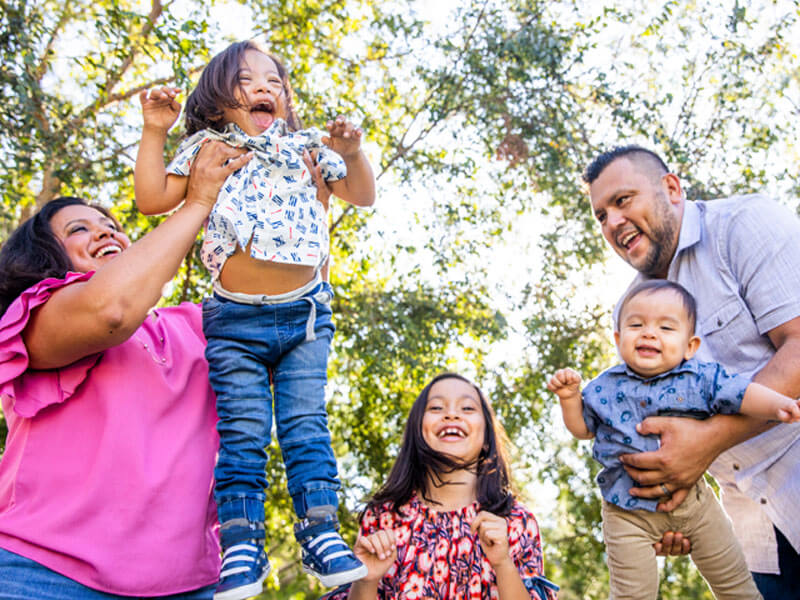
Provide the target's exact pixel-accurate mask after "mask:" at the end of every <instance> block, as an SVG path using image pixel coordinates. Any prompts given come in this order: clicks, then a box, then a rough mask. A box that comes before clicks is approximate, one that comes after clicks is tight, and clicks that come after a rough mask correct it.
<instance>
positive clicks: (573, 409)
mask: <svg viewBox="0 0 800 600" xmlns="http://www.w3.org/2000/svg"><path fill="white" fill-rule="evenodd" d="M547 389H548V390H550V391H551V392H553V393H554V394H555V395H556V396H558V399H559V400H560V401H561V416H562V417H563V418H564V425H566V426H567V429H569V432H570V433H571V434H572V435H574V436H575V437H576V438H578V439H579V440H590V439H592V438H593V437H594V433H592V432H591V431H589V428H588V427H586V422H585V421H584V420H583V397H582V395H581V376H580V374H578V372H577V371H575V370H573V369H559V370H558V371H556V372H555V374H554V375H553V376H552V377H551V378H550V381H548V382H547Z"/></svg>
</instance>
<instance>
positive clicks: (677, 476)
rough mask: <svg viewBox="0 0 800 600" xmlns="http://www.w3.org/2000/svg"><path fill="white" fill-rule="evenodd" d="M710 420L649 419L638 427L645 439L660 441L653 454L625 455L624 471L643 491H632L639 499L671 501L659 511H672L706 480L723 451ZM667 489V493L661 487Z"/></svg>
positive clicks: (623, 455) (623, 460) (663, 504)
mask: <svg viewBox="0 0 800 600" xmlns="http://www.w3.org/2000/svg"><path fill="white" fill-rule="evenodd" d="M711 425H712V424H711V419H706V420H703V421H699V420H695V419H687V418H682V417H649V418H647V419H645V420H644V421H642V422H641V423H640V424H639V425H637V426H636V430H637V431H638V432H639V433H640V434H642V435H651V434H652V435H658V436H660V437H661V448H660V449H658V450H655V451H653V452H640V453H638V454H622V455H620V457H619V458H620V461H622V463H623V466H624V467H625V470H626V471H627V472H628V475H630V476H631V477H632V478H633V479H634V481H636V482H637V483H638V484H639V485H640V487H633V488H631V490H630V494H631V495H632V496H637V497H639V498H661V497H663V496H664V495H665V491H667V492H669V493H670V494H671V495H672V497H671V498H670V499H669V500H668V501H665V502H663V503H661V504H659V510H672V509H673V508H675V507H676V506H678V505H679V504H680V503H681V502H683V500H684V498H686V494H687V493H688V490H689V489H690V488H691V487H692V486H693V485H694V484H695V483H696V482H697V481H698V480H699V479H700V478H701V477H702V476H703V473H705V472H706V469H708V466H709V465H710V464H711V463H712V462H713V461H714V459H715V458H717V456H718V455H719V453H720V452H722V450H724V448H718V447H717V445H716V444H715V443H714V442H715V436H714V435H713V432H712V429H711ZM662 484H663V485H665V486H666V487H667V490H664V488H662V487H661V486H662Z"/></svg>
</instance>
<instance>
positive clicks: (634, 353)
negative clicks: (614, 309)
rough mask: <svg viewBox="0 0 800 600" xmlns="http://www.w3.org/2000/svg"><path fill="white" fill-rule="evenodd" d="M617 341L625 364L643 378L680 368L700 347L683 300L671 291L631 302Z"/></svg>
mask: <svg viewBox="0 0 800 600" xmlns="http://www.w3.org/2000/svg"><path fill="white" fill-rule="evenodd" d="M614 339H615V340H616V342H617V348H618V350H619V353H620V356H622V360H624V361H625V363H626V364H627V365H628V366H629V367H630V368H631V369H633V370H634V371H635V372H636V373H638V374H639V375H642V376H644V377H652V376H654V375H659V374H660V373H665V372H667V371H669V370H670V369H672V368H674V367H677V366H678V365H679V364H680V363H681V362H682V361H683V360H685V359H689V358H691V357H692V356H694V354H695V352H697V349H698V348H699V346H700V339H699V338H698V337H696V336H694V335H692V331H691V330H690V328H689V317H688V315H687V313H686V309H685V308H684V306H683V304H682V302H681V299H680V296H679V295H678V294H677V292H674V291H672V290H668V289H667V290H654V291H645V292H642V293H640V294H637V295H636V296H634V297H633V298H631V299H630V300H628V302H627V303H626V304H625V306H624V307H623V309H622V313H621V314H620V316H619V330H618V331H615V332H614Z"/></svg>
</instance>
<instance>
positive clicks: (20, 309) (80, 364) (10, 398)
mask: <svg viewBox="0 0 800 600" xmlns="http://www.w3.org/2000/svg"><path fill="white" fill-rule="evenodd" d="M91 276H92V273H68V274H67V276H66V277H65V278H64V279H54V278H50V279H45V280H44V281H40V282H39V283H37V284H36V285H34V286H32V287H30V288H28V289H27V290H25V291H24V292H22V294H21V295H20V296H19V298H17V299H16V300H14V302H13V303H12V304H11V306H9V307H8V310H7V311H6V313H5V314H4V315H3V317H2V319H0V396H2V398H3V403H4V407H8V406H9V405H10V406H11V407H13V411H14V412H15V413H16V414H17V415H19V416H20V417H26V418H27V417H33V416H34V415H36V413H38V412H39V411H40V410H42V409H43V408H45V407H47V406H50V405H52V404H60V403H62V402H64V401H65V400H68V399H69V398H70V397H71V396H72V394H74V393H75V390H76V389H77V388H78V386H79V385H80V384H81V383H82V382H83V381H84V380H85V379H86V375H87V373H88V372H89V371H90V370H91V368H92V367H94V365H95V364H97V361H98V360H99V359H100V356H101V355H102V354H101V353H98V354H92V355H90V356H86V357H84V358H82V359H80V360H77V361H75V362H74V363H72V364H71V365H67V366H66V367H62V368H60V369H50V370H45V371H36V370H33V369H29V368H28V365H29V357H28V349H27V348H26V347H25V342H24V341H23V339H22V332H23V331H24V330H25V327H26V326H27V325H28V321H29V320H30V317H31V314H32V313H33V311H34V310H35V309H36V308H37V307H39V306H41V305H43V304H44V303H45V302H47V301H48V300H49V299H50V296H52V295H53V292H56V291H57V290H59V289H61V288H62V287H64V286H66V285H69V284H71V283H74V282H76V281H86V280H88V279H89V278H90V277H91Z"/></svg>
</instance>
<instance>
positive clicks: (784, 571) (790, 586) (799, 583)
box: [753, 527, 800, 600]
mask: <svg viewBox="0 0 800 600" xmlns="http://www.w3.org/2000/svg"><path fill="white" fill-rule="evenodd" d="M775 537H776V538H777V539H778V567H779V568H780V570H781V573H780V575H772V574H770V573H753V579H754V580H755V582H756V587H757V588H758V591H759V592H761V595H762V596H764V600H788V599H789V598H800V554H798V553H797V552H795V550H794V548H792V545H791V544H790V543H789V540H787V539H786V536H784V535H783V534H782V533H781V532H780V531H778V528H777V527H775Z"/></svg>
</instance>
